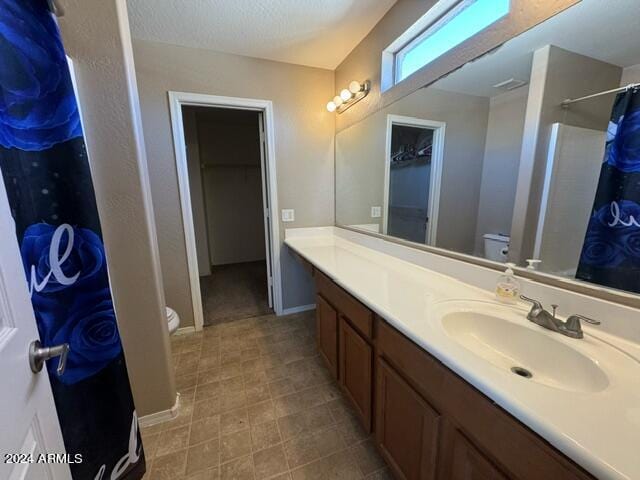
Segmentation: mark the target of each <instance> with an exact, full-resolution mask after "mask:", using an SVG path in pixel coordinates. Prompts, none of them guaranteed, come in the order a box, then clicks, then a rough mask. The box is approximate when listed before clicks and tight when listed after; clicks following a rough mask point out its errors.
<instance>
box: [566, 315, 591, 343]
mask: <svg viewBox="0 0 640 480" xmlns="http://www.w3.org/2000/svg"><path fill="white" fill-rule="evenodd" d="M580 320H583V321H585V322H587V323H590V324H591V325H600V322H599V321H597V320H594V319H593V318H589V317H585V316H584V315H578V314H575V315H571V316H570V317H569V318H567V321H566V322H564V325H563V330H564V333H565V334H566V335H568V336H569V337H573V338H582V337H583V334H582V325H581V324H580Z"/></svg>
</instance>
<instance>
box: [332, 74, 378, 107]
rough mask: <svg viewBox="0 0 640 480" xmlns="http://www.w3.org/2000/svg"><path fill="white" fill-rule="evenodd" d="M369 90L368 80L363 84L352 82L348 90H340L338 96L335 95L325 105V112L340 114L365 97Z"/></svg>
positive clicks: (369, 83)
mask: <svg viewBox="0 0 640 480" xmlns="http://www.w3.org/2000/svg"><path fill="white" fill-rule="evenodd" d="M370 90H371V82H370V81H369V80H367V81H365V82H364V83H360V82H358V81H356V80H354V81H353V82H351V83H350V84H349V88H344V89H342V90H341V91H340V95H336V96H335V97H334V98H333V100H331V101H330V102H329V103H327V110H328V111H330V112H336V111H337V112H338V113H342V112H344V111H346V110H348V109H349V108H351V107H352V106H353V105H355V104H356V103H358V102H359V101H360V100H362V99H363V98H364V97H366V96H367V95H368V94H369V91H370Z"/></svg>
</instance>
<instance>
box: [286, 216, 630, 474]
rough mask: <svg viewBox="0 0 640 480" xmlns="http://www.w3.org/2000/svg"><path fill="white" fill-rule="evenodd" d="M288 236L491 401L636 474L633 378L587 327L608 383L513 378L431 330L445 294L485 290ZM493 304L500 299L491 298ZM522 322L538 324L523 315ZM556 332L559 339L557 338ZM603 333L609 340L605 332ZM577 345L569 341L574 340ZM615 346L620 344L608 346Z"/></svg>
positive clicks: (607, 466) (599, 463)
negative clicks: (561, 384) (582, 386)
mask: <svg viewBox="0 0 640 480" xmlns="http://www.w3.org/2000/svg"><path fill="white" fill-rule="evenodd" d="M319 231H320V232H322V234H321V235H318V236H300V237H296V236H294V237H287V239H286V240H285V243H286V244H287V245H288V246H289V247H290V248H292V249H293V250H295V251H296V252H297V253H299V254H300V255H301V256H302V257H304V258H305V259H307V260H308V261H309V262H311V263H312V264H313V265H314V266H315V267H317V268H318V269H319V270H321V271H322V272H323V273H325V274H326V275H327V276H329V277H330V278H331V279H332V280H334V281H335V282H336V283H337V284H338V285H340V286H342V287H343V288H344V289H345V290H347V291H348V292H349V293H351V294H352V295H353V296H354V297H356V298H357V299H358V300H360V301H361V302H362V303H364V304H365V305H366V306H368V307H369V308H370V309H371V310H373V311H374V312H376V313H377V314H379V315H380V316H381V317H383V318H384V319H385V320H387V321H388V322H389V323H390V324H392V325H393V326H394V327H396V328H397V329H398V330H400V331H401V332H402V333H404V334H405V335H406V336H407V337H409V338H410V339H412V340H413V341H414V342H415V343H416V344H418V345H420V346H421V347H422V348H424V349H425V350H426V351H427V352H429V353H430V354H432V355H433V356H435V357H436V358H438V359H439V360H440V361H441V362H442V363H443V364H445V365H446V366H447V367H449V368H450V369H451V370H453V371H454V372H456V373H457V374H458V375H460V376H461V377H462V378H464V379H465V380H466V381H468V382H469V383H470V384H472V385H473V386H475V387H476V388H477V389H478V390H480V391H481V392H482V393H484V394H485V395H487V396H488V397H489V398H491V399H492V400H493V401H494V402H496V403H497V404H498V405H500V406H501V407H502V408H504V409H505V410H506V411H508V412H509V413H511V414H512V415H513V416H514V417H516V418H517V419H519V420H520V421H521V422H522V423H524V424H525V425H527V426H528V427H529V428H531V429H532V430H533V431H535V432H536V433H538V434H539V435H540V436H542V437H543V438H545V439H546V440H547V441H548V442H549V443H551V444H552V445H553V446H555V447H556V448H557V449H558V450H560V451H561V452H563V453H564V454H565V455H567V456H568V457H569V458H571V459H572V460H574V461H575V462H576V463H578V464H579V465H581V466H582V467H583V468H585V469H586V470H587V471H589V472H591V473H592V474H593V475H594V476H596V477H598V478H600V479H625V480H631V479H634V480H638V479H640V452H638V448H640V376H638V375H636V374H635V372H636V370H635V369H634V368H628V369H627V368H620V366H621V365H630V363H628V362H633V363H632V364H631V365H633V366H635V365H637V361H636V359H635V358H633V357H631V356H630V355H626V354H625V353H623V352H621V351H620V350H617V349H615V348H612V347H611V346H605V344H604V342H603V341H601V338H600V337H599V336H598V335H597V333H596V334H595V335H594V330H592V329H588V328H587V327H584V330H585V338H584V339H582V340H575V339H567V338H566V337H562V336H560V335H559V334H557V333H554V332H550V331H546V330H544V331H543V332H542V333H543V334H548V335H553V336H554V337H553V338H554V339H556V340H558V341H561V342H586V343H584V344H577V347H578V348H580V347H581V346H584V347H585V348H587V347H588V348H592V349H593V348H598V349H599V350H598V351H599V352H603V353H602V354H599V355H598V363H599V365H600V366H601V367H602V369H603V370H604V371H605V372H606V373H607V375H608V376H609V382H610V383H609V385H608V386H607V387H606V388H605V389H604V390H602V391H599V392H596V393H576V392H572V391H567V390H562V389H559V388H553V387H548V386H545V385H541V384H540V383H534V382H531V381H528V380H525V379H522V378H519V377H517V376H515V375H513V374H511V373H510V372H505V371H504V370H503V369H499V368H497V367H495V366H493V365H492V364H490V363H489V362H486V361H484V360H482V359H480V358H479V357H477V356H476V355H475V354H474V353H472V352H471V351H470V350H467V349H466V348H464V347H463V346H461V345H460V344H459V343H458V342H456V341H455V340H453V339H452V338H450V337H449V336H448V335H447V334H446V333H445V332H444V330H443V329H442V328H435V327H434V325H433V323H434V322H433V321H431V320H430V317H433V315H431V316H430V312H432V311H433V310H434V308H436V306H437V304H440V302H442V301H446V300H479V301H485V302H494V301H495V300H494V296H493V293H492V292H488V291H486V290H482V289H479V288H476V287H473V286H470V285H468V284H466V283H464V282H461V281H459V280H456V279H454V278H451V277H448V276H446V275H442V274H440V273H436V272H433V271H431V270H428V269H426V268H423V267H419V266H416V265H414V264H412V263H409V262H406V261H404V260H401V259H398V258H396V257H394V256H391V255H387V254H384V253H381V252H379V251H376V250H375V249H372V248H367V247H364V246H361V245H358V244H356V243H354V242H350V241H347V240H345V239H344V238H340V237H338V236H336V235H332V234H330V233H327V232H330V231H328V230H322V229H320V230H319ZM498 305H499V304H498ZM521 308H522V312H523V313H522V324H523V325H525V326H527V328H536V329H538V328H541V327H538V326H536V325H533V324H532V323H531V322H528V321H527V320H526V318H525V315H526V311H527V309H526V306H524V305H522V306H521ZM557 337H562V338H557ZM602 338H606V340H607V342H611V338H610V337H606V336H602ZM573 345H574V346H575V345H576V344H575V343H574V344H573ZM614 345H615V346H616V347H618V348H620V346H621V345H618V344H614Z"/></svg>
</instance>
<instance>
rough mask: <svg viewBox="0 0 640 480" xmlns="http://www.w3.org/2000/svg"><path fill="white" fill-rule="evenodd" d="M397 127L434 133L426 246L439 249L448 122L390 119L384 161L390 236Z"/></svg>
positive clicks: (384, 218)
mask: <svg viewBox="0 0 640 480" xmlns="http://www.w3.org/2000/svg"><path fill="white" fill-rule="evenodd" d="M394 125H403V126H407V127H418V128H429V129H431V130H433V147H432V154H431V174H430V181H429V206H428V207H427V211H428V215H429V223H428V224H427V233H426V238H425V243H426V244H427V245H431V246H435V245H436V236H437V232H438V212H439V210H440V185H441V184H442V164H443V162H444V134H445V127H446V126H447V124H446V123H445V122H438V121H435V120H427V119H423V118H415V117H406V116H404V115H392V114H389V115H387V135H386V145H385V158H384V197H383V204H382V233H383V234H385V235H387V228H388V221H389V212H388V211H389V179H390V177H391V131H392V129H393V126H394Z"/></svg>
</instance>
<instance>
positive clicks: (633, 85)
mask: <svg viewBox="0 0 640 480" xmlns="http://www.w3.org/2000/svg"><path fill="white" fill-rule="evenodd" d="M638 87H640V83H630V84H629V85H626V86H624V87H619V88H614V89H612V90H605V91H604V92H598V93H593V94H591V95H586V96H584V97H579V98H567V99H566V100H563V101H562V103H561V104H560V105H561V106H562V108H567V107H568V106H569V105H571V104H572V103H576V102H581V101H582V100H588V99H589V98H595V97H600V96H602V95H609V94H611V93H618V92H626V91H627V90H630V89H632V88H638Z"/></svg>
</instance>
